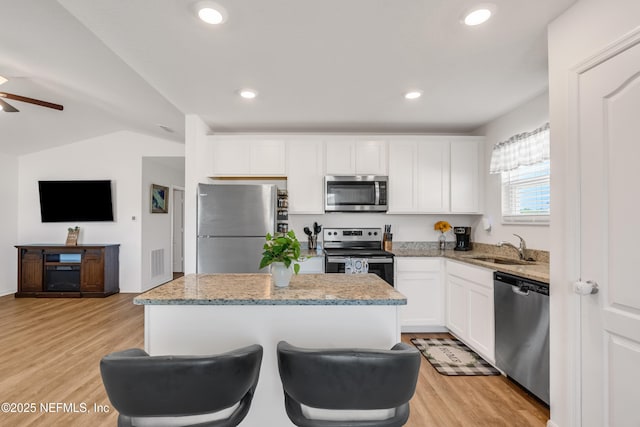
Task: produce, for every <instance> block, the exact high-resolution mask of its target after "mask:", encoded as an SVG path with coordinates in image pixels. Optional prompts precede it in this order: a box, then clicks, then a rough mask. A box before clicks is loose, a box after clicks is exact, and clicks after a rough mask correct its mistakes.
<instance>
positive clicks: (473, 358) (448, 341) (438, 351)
mask: <svg viewBox="0 0 640 427" xmlns="http://www.w3.org/2000/svg"><path fill="white" fill-rule="evenodd" d="M411 342H412V343H413V345H415V346H416V347H417V348H418V350H420V352H421V353H422V354H423V356H424V357H426V358H427V360H428V361H429V363H431V365H433V367H434V368H436V370H437V371H438V372H439V373H441V374H442V375H500V371H498V370H497V369H496V368H494V367H493V366H491V365H490V364H489V363H488V362H486V361H485V360H484V359H483V358H482V357H480V356H478V354H477V353H476V352H474V351H473V350H471V349H470V348H469V347H467V346H466V345H465V344H464V343H462V342H461V341H459V340H457V339H455V338H411Z"/></svg>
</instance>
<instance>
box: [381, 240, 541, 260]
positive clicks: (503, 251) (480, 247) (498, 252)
mask: <svg viewBox="0 0 640 427" xmlns="http://www.w3.org/2000/svg"><path fill="white" fill-rule="evenodd" d="M471 243H472V245H473V250H474V251H481V252H482V253H486V254H488V255H495V256H502V257H507V258H516V257H517V254H516V251H515V250H514V249H513V248H509V247H505V246H503V247H498V246H496V245H489V244H486V243H475V242H471ZM454 247H455V242H447V249H453V248H454ZM402 249H405V250H434V249H438V242H394V243H393V250H396V251H397V250H402ZM527 257H528V258H533V259H534V260H536V261H538V262H542V263H547V264H548V263H549V252H548V251H540V250H537V249H527Z"/></svg>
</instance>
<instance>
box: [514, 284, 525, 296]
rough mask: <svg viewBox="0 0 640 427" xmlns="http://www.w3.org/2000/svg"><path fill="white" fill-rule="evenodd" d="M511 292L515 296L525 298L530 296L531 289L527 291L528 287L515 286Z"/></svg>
mask: <svg viewBox="0 0 640 427" xmlns="http://www.w3.org/2000/svg"><path fill="white" fill-rule="evenodd" d="M511 291H512V292H513V293H514V294H517V295H522V296H523V297H526V296H529V289H527V287H526V286H522V287H520V286H515V285H511Z"/></svg>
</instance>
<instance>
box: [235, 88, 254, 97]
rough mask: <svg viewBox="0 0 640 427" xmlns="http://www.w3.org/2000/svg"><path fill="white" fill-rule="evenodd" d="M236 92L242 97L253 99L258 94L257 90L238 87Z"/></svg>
mask: <svg viewBox="0 0 640 427" xmlns="http://www.w3.org/2000/svg"><path fill="white" fill-rule="evenodd" d="M238 94H239V95H240V96H241V97H243V98H244V99H253V98H255V97H256V96H258V92H256V91H255V90H253V89H240V91H238Z"/></svg>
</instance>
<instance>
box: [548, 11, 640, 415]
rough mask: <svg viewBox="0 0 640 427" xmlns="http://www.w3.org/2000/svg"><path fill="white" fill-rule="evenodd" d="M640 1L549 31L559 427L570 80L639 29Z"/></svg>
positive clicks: (568, 311)
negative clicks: (585, 64)
mask: <svg viewBox="0 0 640 427" xmlns="http://www.w3.org/2000/svg"><path fill="white" fill-rule="evenodd" d="M639 16H640V1H637V0H580V1H579V2H578V3H576V4H575V5H574V6H573V7H572V8H571V9H569V10H568V11H567V12H565V13H564V14H563V15H562V16H560V17H559V18H558V19H556V20H555V21H554V22H553V23H552V24H551V25H550V26H549V38H548V39H549V94H550V103H549V105H550V119H551V120H550V122H551V140H552V144H551V176H552V186H551V206H552V208H551V230H550V231H551V299H550V300H551V342H550V348H551V419H552V422H553V423H554V424H555V425H557V426H561V427H569V426H577V425H578V422H579V418H578V412H579V402H578V393H577V387H576V384H578V381H579V378H578V377H577V376H576V375H575V366H576V360H577V357H578V356H577V354H576V352H577V345H576V336H577V330H576V323H575V320H576V318H577V316H578V307H577V298H578V297H577V296H576V295H575V294H573V292H572V290H571V283H572V281H574V280H576V279H577V278H578V277H579V270H578V250H577V248H578V233H577V230H576V228H575V226H576V223H577V221H575V218H577V215H578V214H579V212H578V209H577V197H576V195H577V192H576V188H577V187H578V184H579V181H578V178H577V175H576V174H575V171H576V166H577V165H576V162H575V155H573V153H572V152H570V151H569V149H568V145H567V141H570V140H571V139H570V137H571V127H570V112H571V111H572V109H571V107H572V106H573V104H572V100H571V99H570V98H569V94H570V92H571V88H570V76H571V75H572V74H575V71H572V70H574V68H575V67H577V66H578V65H579V64H581V63H583V62H584V61H585V60H587V59H589V58H590V57H592V56H594V55H596V54H597V53H599V52H601V51H602V50H603V49H604V48H605V47H606V46H608V45H609V44H611V43H613V42H614V41H615V40H617V39H619V38H621V37H623V36H624V35H625V34H627V33H629V32H630V31H632V30H633V29H635V28H637V27H638V26H639V24H640V21H639V20H638V17H639Z"/></svg>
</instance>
